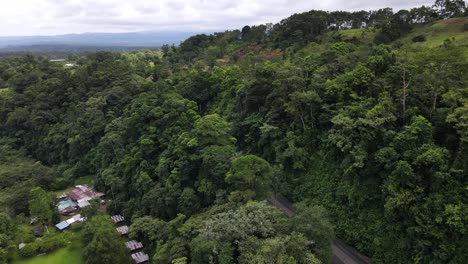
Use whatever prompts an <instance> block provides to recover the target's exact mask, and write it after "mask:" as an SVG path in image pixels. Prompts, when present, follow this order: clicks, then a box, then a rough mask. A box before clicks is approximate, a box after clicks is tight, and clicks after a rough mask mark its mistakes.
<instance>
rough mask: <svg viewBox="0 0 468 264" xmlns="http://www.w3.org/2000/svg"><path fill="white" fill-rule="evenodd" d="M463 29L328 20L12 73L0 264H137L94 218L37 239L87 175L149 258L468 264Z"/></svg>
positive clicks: (22, 64) (380, 17)
mask: <svg viewBox="0 0 468 264" xmlns="http://www.w3.org/2000/svg"><path fill="white" fill-rule="evenodd" d="M467 15H468V13H467V10H466V7H465V3H464V1H459V0H455V1H449V0H446V1H441V0H437V1H436V3H435V5H434V6H433V7H425V6H423V7H418V8H414V9H411V10H400V11H398V12H393V10H392V9H390V8H385V9H380V10H377V11H361V12H353V13H351V12H325V11H316V10H312V11H309V12H306V13H301V14H294V15H292V16H291V17H289V18H286V19H284V20H282V21H281V22H279V23H278V24H267V25H256V26H245V27H244V28H242V29H241V30H233V31H226V32H220V33H215V34H212V35H196V36H193V37H190V38H189V39H187V40H185V41H184V42H182V43H181V44H180V45H179V46H168V45H165V46H163V47H162V48H161V49H160V50H157V51H151V50H147V51H136V52H128V53H110V52H97V53H92V54H87V55H81V56H80V55H74V56H73V58H72V59H73V63H74V67H64V66H63V65H62V64H60V63H56V62H51V61H49V59H48V58H46V57H42V56H37V55H34V54H27V55H22V56H6V57H3V58H0V142H1V143H0V212H1V213H0V231H1V232H0V263H6V262H10V261H13V260H14V259H16V258H17V257H18V254H20V255H22V256H23V257H27V256H33V255H37V254H39V253H43V252H45V251H48V250H49V249H51V250H52V249H56V248H60V247H63V246H65V245H66V244H67V241H68V240H70V239H72V237H73V236H75V235H77V234H79V236H80V243H82V247H83V252H82V255H83V262H84V263H128V262H129V260H128V259H127V258H126V256H127V254H125V252H124V251H125V248H122V247H123V243H120V242H119V240H118V238H117V236H116V234H114V233H115V231H114V228H113V227H112V225H111V222H110V218H109V217H108V216H106V215H104V216H103V215H102V214H104V213H103V212H101V211H100V210H98V209H97V208H96V207H97V206H98V205H93V206H91V208H90V209H88V210H86V211H83V212H82V214H84V215H86V216H88V221H87V222H86V223H85V224H84V226H83V227H78V228H76V230H74V232H71V233H70V232H68V231H65V232H63V233H54V232H51V233H50V234H46V235H45V237H44V238H42V239H41V240H39V241H36V240H35V239H34V237H33V236H32V235H31V234H29V233H28V232H26V231H24V229H25V226H28V225H29V219H30V218H32V217H35V218H36V219H38V220H39V221H40V222H41V223H43V224H44V225H50V224H55V223H57V221H58V219H59V218H60V216H59V215H57V212H55V210H54V197H55V195H54V194H55V193H57V192H60V191H61V190H65V189H67V188H69V187H70V186H73V185H74V183H76V182H77V181H79V180H80V179H82V178H87V179H91V182H92V185H93V186H94V187H95V188H96V189H97V190H99V191H101V192H104V193H106V199H108V200H109V202H108V204H107V206H106V210H107V213H108V214H121V215H124V216H125V217H126V219H127V221H128V225H129V227H130V231H129V236H130V237H131V238H134V239H137V240H138V241H141V242H143V243H144V244H145V249H146V252H147V253H149V254H150V258H151V261H152V263H178V264H182V263H328V262H330V257H331V241H332V240H333V239H334V237H335V236H336V237H339V238H340V239H342V240H344V241H346V242H347V243H349V244H350V245H352V246H354V247H355V248H357V249H358V250H359V251H360V252H362V253H363V254H365V255H367V256H369V257H370V258H371V259H372V261H373V262H374V263H465V261H466V259H468V240H467V237H466V231H467V230H466V228H468V223H467V220H468V207H467V205H468V204H467V203H468V175H467V174H468V82H467V81H468V18H467ZM271 193H279V194H282V195H284V196H285V197H287V198H288V199H290V200H291V201H293V202H294V203H295V207H296V210H297V212H296V215H295V216H294V217H292V218H287V217H286V216H285V215H283V214H282V213H281V212H280V211H279V210H277V209H275V208H273V207H272V206H271V205H269V203H268V202H266V200H267V198H268V197H269V196H270V195H271ZM52 226H53V225H52ZM79 228H81V229H79ZM35 241H36V242H35ZM21 242H27V243H28V245H27V246H26V247H25V249H24V250H23V251H21V252H20V253H18V244H19V243H21Z"/></svg>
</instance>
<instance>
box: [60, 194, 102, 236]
mask: <svg viewBox="0 0 468 264" xmlns="http://www.w3.org/2000/svg"><path fill="white" fill-rule="evenodd" d="M102 196H104V194H103V193H100V192H96V191H95V190H94V189H92V188H90V187H89V186H87V185H77V186H75V188H73V189H72V190H71V191H70V192H69V193H68V194H62V195H59V196H57V198H58V199H60V201H59V202H58V204H57V209H58V210H59V212H60V213H61V214H62V215H70V214H74V212H75V211H76V210H78V209H80V208H84V207H87V206H90V205H91V204H90V203H89V201H90V200H92V199H97V198H101V197H102ZM84 221H86V218H83V217H81V215H80V214H77V215H74V216H73V217H71V218H69V219H67V220H64V221H62V222H60V223H58V224H56V225H55V227H56V228H57V229H58V230H60V231H62V230H65V229H67V228H68V227H70V226H71V225H73V224H76V223H82V222H84Z"/></svg>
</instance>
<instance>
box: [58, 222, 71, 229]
mask: <svg viewBox="0 0 468 264" xmlns="http://www.w3.org/2000/svg"><path fill="white" fill-rule="evenodd" d="M69 226H70V224H68V223H67V221H62V222H60V223H58V224H56V225H55V227H56V228H57V229H58V230H60V231H63V230H65V229H66V228H67V227H69Z"/></svg>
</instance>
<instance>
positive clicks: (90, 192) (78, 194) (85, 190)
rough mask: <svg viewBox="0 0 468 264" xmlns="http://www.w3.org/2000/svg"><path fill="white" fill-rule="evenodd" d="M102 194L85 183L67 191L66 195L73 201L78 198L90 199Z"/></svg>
mask: <svg viewBox="0 0 468 264" xmlns="http://www.w3.org/2000/svg"><path fill="white" fill-rule="evenodd" d="M101 196H104V194H103V193H100V192H96V191H95V190H94V189H92V188H90V187H88V186H87V185H77V186H75V188H73V190H71V191H70V192H69V193H68V197H70V198H71V199H72V200H73V201H79V200H91V199H93V198H95V197H101Z"/></svg>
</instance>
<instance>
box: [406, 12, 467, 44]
mask: <svg viewBox="0 0 468 264" xmlns="http://www.w3.org/2000/svg"><path fill="white" fill-rule="evenodd" d="M467 22H468V18H466V17H460V18H451V19H447V20H439V21H436V22H434V23H433V24H431V25H426V26H419V27H416V28H415V29H414V30H413V31H412V32H411V33H410V34H408V35H407V36H405V37H404V38H403V39H402V42H403V43H405V44H407V45H411V46H413V47H424V48H436V47H439V46H441V45H443V43H444V41H445V40H446V39H449V40H450V41H451V42H452V44H454V45H467V43H468V31H464V29H463V26H464V24H465V23H467ZM416 36H424V37H426V41H424V42H417V43H413V42H412V39H413V38H414V37H416Z"/></svg>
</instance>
